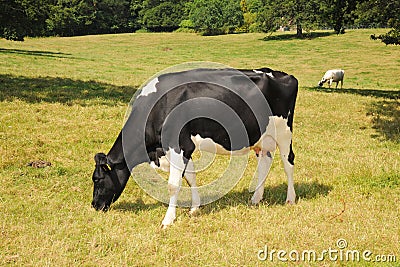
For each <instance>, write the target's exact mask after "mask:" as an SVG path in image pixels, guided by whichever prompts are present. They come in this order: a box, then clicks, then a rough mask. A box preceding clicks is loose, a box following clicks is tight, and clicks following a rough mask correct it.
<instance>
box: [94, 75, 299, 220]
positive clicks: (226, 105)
mask: <svg viewBox="0 0 400 267" xmlns="http://www.w3.org/2000/svg"><path fill="white" fill-rule="evenodd" d="M228 85H229V87H233V88H227V87H228ZM297 91H298V81H297V79H296V78H295V77H293V76H291V75H288V74H286V73H284V72H280V71H274V70H271V69H269V68H262V69H256V70H233V69H194V70H190V71H183V72H178V73H170V74H163V75H161V76H158V77H156V78H154V79H153V80H151V81H150V82H149V83H148V84H147V85H146V86H145V87H144V88H143V90H142V91H141V93H140V95H138V97H137V98H136V100H135V103H134V105H133V109H132V112H131V114H130V116H129V118H128V120H127V122H126V124H125V126H124V127H123V130H122V131H121V132H120V134H119V135H118V138H117V140H116V141H115V143H114V145H113V146H112V148H111V150H110V151H109V153H108V154H107V155H105V154H103V153H98V154H96V155H95V158H94V159H95V162H96V168H95V171H94V173H93V177H92V179H93V182H94V191H93V201H92V206H93V207H94V208H95V209H96V210H103V211H106V210H107V209H108V208H109V207H110V205H111V203H113V202H115V201H116V200H117V199H118V198H119V196H120V195H121V193H122V191H123V190H124V188H125V185H126V183H127V181H128V179H129V177H130V175H131V171H132V169H133V168H134V167H135V166H137V165H139V164H141V163H144V162H147V163H150V164H151V165H152V166H154V167H160V168H161V169H163V170H165V171H169V172H170V174H169V181H168V189H169V193H170V201H169V207H168V210H167V213H166V215H165V217H164V220H163V221H162V226H163V227H166V226H168V225H170V224H172V223H173V221H174V219H175V213H176V205H177V199H178V192H179V190H180V187H181V181H182V178H183V177H185V179H186V180H187V182H188V184H189V185H190V186H191V190H192V207H191V211H190V212H194V211H196V210H197V209H198V208H199V206H200V204H201V202H200V197H199V194H198V191H197V188H196V175H195V172H194V170H195V169H194V164H193V161H192V159H191V156H192V153H193V152H194V151H195V150H204V151H211V152H214V153H217V154H231V155H243V154H247V153H248V152H250V151H251V150H253V151H255V153H256V155H257V159H258V167H257V169H258V187H257V188H256V191H255V193H254V195H253V197H252V203H253V204H258V203H259V201H260V200H261V199H262V197H263V193H264V183H265V178H266V176H267V174H268V171H269V168H270V165H271V163H272V154H271V153H270V152H272V151H275V149H276V147H278V148H279V151H280V155H281V159H282V162H283V166H284V170H285V173H286V175H287V178H288V191H287V200H286V201H287V203H289V204H294V203H295V198H296V194H295V190H294V181H293V169H294V153H293V151H292V125H293V115H294V108H295V102H296V96H297ZM185 103H188V105H186V109H182V110H180V109H179V108H180V106H181V105H182V106H184V104H185ZM192 112H195V113H193V114H191V113H192ZM229 112H230V113H233V114H236V115H234V116H232V117H226V116H228V115H227V113H229ZM171 114H173V116H172V115H171ZM168 122H173V123H168ZM164 133H165V134H164ZM237 133H240V134H237ZM235 135H236V136H235ZM165 136H167V137H169V138H165ZM165 158H167V159H168V160H165Z"/></svg>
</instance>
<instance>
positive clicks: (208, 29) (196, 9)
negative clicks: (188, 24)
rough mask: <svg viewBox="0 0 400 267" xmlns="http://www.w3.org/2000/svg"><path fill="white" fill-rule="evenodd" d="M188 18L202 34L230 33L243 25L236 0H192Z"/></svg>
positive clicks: (241, 14) (238, 3)
mask: <svg viewBox="0 0 400 267" xmlns="http://www.w3.org/2000/svg"><path fill="white" fill-rule="evenodd" d="M189 18H190V20H191V21H192V22H193V26H194V28H195V29H196V30H197V31H198V32H201V33H202V34H204V35H217V34H223V33H232V32H234V30H235V28H237V27H240V26H242V25H243V13H242V11H241V8H240V2H239V1H238V0H212V1H207V0H194V2H193V4H192V6H191V10H190V15H189Z"/></svg>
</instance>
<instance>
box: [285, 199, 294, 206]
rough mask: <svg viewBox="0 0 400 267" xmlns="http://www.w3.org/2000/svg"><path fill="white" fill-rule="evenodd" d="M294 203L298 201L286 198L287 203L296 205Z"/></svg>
mask: <svg viewBox="0 0 400 267" xmlns="http://www.w3.org/2000/svg"><path fill="white" fill-rule="evenodd" d="M294 204H296V202H295V201H293V200H289V199H288V200H286V205H294Z"/></svg>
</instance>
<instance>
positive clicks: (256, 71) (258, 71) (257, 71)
mask: <svg viewBox="0 0 400 267" xmlns="http://www.w3.org/2000/svg"><path fill="white" fill-rule="evenodd" d="M253 71H254V72H255V73H259V74H261V73H264V72H262V71H261V70H253Z"/></svg>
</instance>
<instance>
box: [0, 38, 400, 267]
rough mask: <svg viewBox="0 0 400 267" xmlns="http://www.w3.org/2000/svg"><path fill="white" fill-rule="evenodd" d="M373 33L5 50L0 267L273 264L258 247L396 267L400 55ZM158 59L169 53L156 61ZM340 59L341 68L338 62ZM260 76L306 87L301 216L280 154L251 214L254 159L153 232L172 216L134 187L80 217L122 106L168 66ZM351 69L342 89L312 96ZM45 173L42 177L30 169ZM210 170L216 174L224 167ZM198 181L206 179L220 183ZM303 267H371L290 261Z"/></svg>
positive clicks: (60, 43)
mask: <svg viewBox="0 0 400 267" xmlns="http://www.w3.org/2000/svg"><path fill="white" fill-rule="evenodd" d="M381 31H382V30H359V31H350V30H349V31H348V33H346V34H345V35H340V36H336V35H329V36H326V37H322V38H316V39H311V40H281V41H276V40H272V41H263V40H262V39H263V37H264V36H263V35H261V34H241V35H228V36H218V37H201V36H198V35H193V34H123V35H104V36H85V37H74V38H38V39H27V40H26V42H24V43H15V42H7V41H5V40H0V47H1V49H0V62H1V63H0V114H1V115H0V143H1V146H0V154H1V163H0V184H1V187H0V240H1V242H0V265H5V266H7V265H10V266H11V265H12V266H14V265H17V266H50V265H52V266H230V265H234V266H265V265H267V266H275V265H279V264H281V265H284V266H286V265H288V263H282V262H280V261H279V260H278V259H277V257H276V254H275V258H274V259H275V260H274V261H273V262H271V261H269V260H266V261H260V260H259V259H258V258H257V253H258V252H259V250H261V249H264V247H265V245H267V246H268V248H269V249H270V250H271V249H275V250H285V251H287V252H290V251H292V250H297V251H300V252H301V251H303V250H315V251H316V252H318V253H322V251H323V250H328V249H329V248H332V249H336V248H337V245H336V242H337V240H338V239H340V238H344V239H345V240H346V241H347V243H348V247H347V248H348V249H349V250H358V251H361V252H362V251H365V250H370V251H371V252H373V256H376V255H389V256H390V255H395V256H396V260H397V262H396V263H393V262H392V263H386V264H383V265H387V266H396V265H398V264H399V261H400V228H399V225H400V223H399V218H400V207H399V204H398V203H399V202H400V197H399V196H400V182H399V179H400V177H399V173H400V160H399V159H400V128H399V127H400V126H399V117H400V103H399V90H400V83H399V82H398V79H394V77H397V76H398V74H399V73H400V69H399V63H400V48H399V47H393V46H384V45H382V44H381V43H380V42H373V41H370V40H369V39H368V37H369V35H370V34H371V33H377V32H381ZM166 47H168V49H165V48H166ZM338 52H341V53H342V54H341V56H338V55H337V54H338ZM187 61H215V62H220V63H223V64H227V65H230V66H233V67H238V68H256V67H261V66H269V67H272V68H275V69H280V70H283V71H286V72H289V73H292V74H294V75H295V76H296V77H297V78H298V79H299V81H300V92H299V96H298V101H297V107H296V113H295V122H294V152H295V153H296V171H295V188H296V190H297V195H298V203H297V205H295V206H286V205H284V201H285V198H286V181H285V175H284V173H283V169H282V164H281V163H280V162H279V159H278V157H276V160H275V162H274V165H273V167H272V170H271V173H270V175H269V177H268V179H267V183H266V190H265V200H264V201H263V202H262V203H261V205H260V206H258V207H256V208H255V207H251V206H249V205H248V200H249V199H250V197H251V194H250V193H249V192H248V190H247V189H248V186H249V183H250V181H251V179H252V175H253V172H254V167H255V162H254V161H255V159H254V157H253V156H252V157H251V159H250V164H249V166H248V168H247V169H246V171H245V174H244V177H243V179H242V180H241V181H240V182H239V183H238V185H237V186H236V187H235V188H234V189H233V190H232V191H231V192H230V193H229V194H227V195H226V196H225V197H224V198H222V199H220V200H218V201H216V202H214V203H212V204H210V205H207V206H205V207H203V208H202V209H201V213H200V215H199V216H197V217H190V216H189V215H188V213H187V210H186V209H179V210H178V218H177V221H176V223H175V224H174V225H173V226H172V227H171V228H169V229H168V230H167V231H161V230H160V229H159V225H160V222H161V220H162V218H163V216H164V213H165V211H166V206H165V205H163V204H161V203H159V202H157V201H155V200H154V199H152V198H151V197H150V196H148V195H146V194H145V193H144V192H143V191H142V190H141V189H140V188H139V187H138V186H137V185H136V184H135V183H134V182H133V180H132V181H130V182H129V183H128V186H127V188H126V190H125V192H124V193H123V195H122V196H121V198H120V200H119V201H118V202H117V203H115V204H114V205H113V206H112V209H111V210H110V212H108V213H98V212H95V211H94V210H93V209H91V207H90V201H91V193H92V182H91V180H90V176H91V172H92V170H93V164H94V162H93V159H92V158H93V155H94V154H95V153H96V152H100V151H104V152H106V151H108V149H109V148H110V147H111V145H112V143H113V142H114V139H115V138H116V136H117V133H118V132H119V130H120V128H121V126H122V122H123V117H124V113H125V111H126V106H127V103H128V102H129V100H130V97H131V96H132V95H133V92H134V90H135V89H136V88H137V87H138V86H139V85H140V84H141V83H143V82H144V81H145V80H146V79H147V78H148V77H150V76H151V75H153V74H154V73H156V72H157V71H160V70H162V69H164V68H166V67H169V66H171V65H173V64H178V63H182V62H187ZM337 67H342V68H344V69H345V70H346V76H345V81H344V89H343V90H339V89H338V90H328V89H326V88H325V89H324V88H323V89H318V88H315V87H314V86H315V85H316V84H317V82H318V81H319V79H320V78H321V77H322V75H323V73H324V71H325V70H327V69H329V68H337ZM38 159H43V160H47V161H50V162H52V166H51V167H48V168H44V169H33V168H30V167H27V166H25V164H26V163H28V162H29V161H32V160H38ZM220 162H223V160H222V161H219V162H218V163H217V164H216V166H213V169H215V170H216V171H217V172H218V171H219V170H221V169H223V166H222V165H221V163H220ZM213 169H208V170H207V171H205V172H202V173H200V174H199V180H200V181H208V180H210V179H212V176H213V175H214V174H215V172H213ZM289 265H296V266H297V265H299V266H308V265H311V266H331V265H333V266H342V265H345V266H357V265H361V266H366V265H370V266H373V265H374V263H372V262H367V261H365V260H363V259H361V260H360V262H357V261H355V262H353V261H349V262H347V261H340V260H336V261H331V260H329V259H328V258H327V257H326V258H325V260H324V261H322V262H319V261H299V262H291V261H289Z"/></svg>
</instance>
